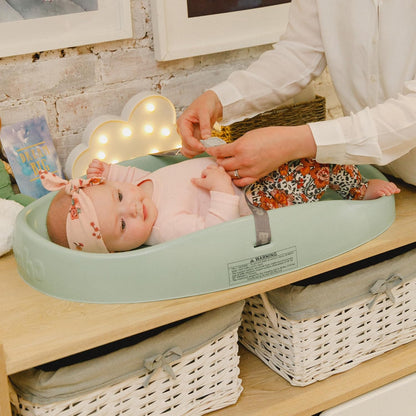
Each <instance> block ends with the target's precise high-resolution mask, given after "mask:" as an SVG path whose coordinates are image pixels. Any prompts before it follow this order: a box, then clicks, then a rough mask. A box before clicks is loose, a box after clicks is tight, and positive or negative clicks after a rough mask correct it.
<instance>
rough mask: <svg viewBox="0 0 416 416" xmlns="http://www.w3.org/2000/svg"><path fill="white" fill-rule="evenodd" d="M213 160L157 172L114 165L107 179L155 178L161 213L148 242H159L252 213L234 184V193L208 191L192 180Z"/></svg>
mask: <svg viewBox="0 0 416 416" xmlns="http://www.w3.org/2000/svg"><path fill="white" fill-rule="evenodd" d="M210 164H215V161H214V160H213V159H211V158H197V159H191V160H186V161H184V162H181V163H176V164H173V165H168V166H165V167H163V168H161V169H158V170H156V171H154V172H148V171H145V170H142V169H138V168H134V167H123V166H119V165H111V167H110V171H109V174H108V178H107V179H108V180H109V181H114V182H130V183H134V184H140V183H141V182H143V181H144V180H151V181H152V183H153V195H152V199H153V201H154V203H155V204H156V207H157V209H158V216H157V219H156V222H155V224H154V226H153V230H152V233H151V235H150V237H149V239H148V240H147V241H146V244H148V245H155V244H158V243H162V242H164V241H169V240H172V239H174V238H177V237H180V236H182V235H185V234H189V233H192V232H194V231H198V230H202V229H205V228H207V227H211V226H213V225H216V224H220V223H222V222H225V221H229V220H233V219H235V218H238V217H240V216H244V215H250V214H251V211H250V209H249V207H248V206H247V203H246V202H245V197H244V193H243V191H242V190H241V189H240V188H237V187H234V188H235V195H230V194H226V193H223V192H216V191H207V190H205V189H202V188H199V187H197V186H196V185H194V184H193V183H192V182H191V179H192V178H199V177H200V176H201V172H202V170H204V169H205V168H206V167H207V166H208V165H210Z"/></svg>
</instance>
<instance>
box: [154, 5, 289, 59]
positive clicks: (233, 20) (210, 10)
mask: <svg viewBox="0 0 416 416" xmlns="http://www.w3.org/2000/svg"><path fill="white" fill-rule="evenodd" d="M289 4H290V1H286V0H229V1H224V0H212V1H209V2H208V1H200V0H151V6H152V23H153V35H154V40H155V54H156V59H157V60H158V61H168V60H172V59H178V58H185V57H189V56H197V55H205V54H209V53H214V52H222V51H226V50H232V49H239V48H245V47H249V46H256V45H264V44H267V43H274V42H276V41H278V40H279V38H280V36H281V35H282V33H283V32H284V31H285V29H286V25H287V21H288V14H289Z"/></svg>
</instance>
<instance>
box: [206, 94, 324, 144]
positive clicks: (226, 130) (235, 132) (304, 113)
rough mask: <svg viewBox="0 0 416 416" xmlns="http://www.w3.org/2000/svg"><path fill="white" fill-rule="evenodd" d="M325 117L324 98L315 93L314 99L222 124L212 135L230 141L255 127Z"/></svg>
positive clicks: (307, 121) (295, 122) (322, 118)
mask: <svg viewBox="0 0 416 416" xmlns="http://www.w3.org/2000/svg"><path fill="white" fill-rule="evenodd" d="M325 117H326V109H325V98H324V97H320V96H318V95H317V96H315V99H313V100H310V101H307V102H303V103H299V104H293V105H287V106H282V107H277V108H275V109H273V110H270V111H266V112H264V113H261V114H258V115H256V116H254V117H251V118H247V119H245V120H242V121H238V122H236V123H233V124H231V125H229V126H222V127H221V128H220V129H219V130H214V131H213V135H215V136H217V137H220V138H221V139H223V140H225V141H226V142H232V141H233V140H236V139H238V138H239V137H241V136H242V135H243V134H244V133H246V132H248V131H250V130H253V129H256V128H261V127H269V126H298V125H301V124H305V123H312V122H314V121H322V120H325Z"/></svg>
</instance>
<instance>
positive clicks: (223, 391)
mask: <svg viewBox="0 0 416 416" xmlns="http://www.w3.org/2000/svg"><path fill="white" fill-rule="evenodd" d="M238 363H239V357H238V345H237V328H235V329H233V330H231V331H229V332H227V333H226V334H225V335H223V336H220V337H219V338H218V339H216V340H214V341H213V342H211V343H210V344H208V345H205V346H203V347H201V348H200V349H199V350H197V351H196V352H194V353H191V354H188V355H185V356H183V357H182V358H181V359H179V360H177V361H175V362H173V363H171V367H172V370H173V371H174V373H175V374H176V379H171V378H169V377H168V376H167V375H166V373H165V372H164V371H162V370H161V369H159V370H158V371H157V373H156V374H155V375H154V376H153V377H152V379H151V381H150V382H149V384H148V385H147V387H144V383H145V379H146V377H147V376H146V375H142V376H136V377H132V378H130V379H127V380H124V381H122V382H120V383H117V384H114V385H112V386H108V387H105V388H102V389H99V390H96V391H94V392H91V393H88V394H85V395H84V396H80V397H77V398H76V399H72V400H68V401H62V402H57V403H51V404H47V405H36V404H33V403H30V402H28V401H26V400H24V399H22V398H21V397H19V396H18V395H17V394H16V393H13V394H12V406H13V407H14V408H15V409H14V410H13V411H14V414H15V415H19V416H41V415H42V416H43V415H48V416H52V415H59V416H87V415H103V416H110V415H111V416H116V415H123V416H128V415H130V416H150V415H152V416H154V415H161V414H163V415H172V416H173V415H192V416H195V415H202V414H205V413H208V412H211V411H213V410H216V409H220V408H222V407H225V406H228V405H231V404H233V403H235V402H236V401H237V399H238V397H239V395H240V393H241V391H242V387H241V380H240V379H239V377H238V375H239V368H238Z"/></svg>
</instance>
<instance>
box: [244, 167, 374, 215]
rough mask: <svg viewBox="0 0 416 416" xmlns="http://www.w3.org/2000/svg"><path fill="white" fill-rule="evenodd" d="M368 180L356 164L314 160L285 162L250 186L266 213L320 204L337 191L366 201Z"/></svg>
mask: <svg viewBox="0 0 416 416" xmlns="http://www.w3.org/2000/svg"><path fill="white" fill-rule="evenodd" d="M367 187H368V181H367V180H366V179H365V178H363V177H362V176H361V174H360V171H359V170H358V168H357V167H356V166H354V165H332V164H321V163H318V162H316V161H315V160H314V159H300V160H296V161H293V162H289V163H286V164H284V165H282V166H280V167H279V169H278V170H275V171H273V172H271V173H270V174H268V175H267V176H264V177H263V178H261V179H259V180H258V181H257V182H255V183H253V184H251V185H249V186H248V187H247V191H248V192H247V194H248V195H250V196H251V199H252V202H253V204H254V205H256V206H258V207H261V208H263V209H265V210H270V209H275V208H281V207H286V206H288V205H294V204H304V203H308V202H315V201H319V200H320V199H321V198H322V195H323V194H324V192H325V191H326V190H327V189H328V188H331V189H334V190H335V191H336V192H337V193H338V194H340V195H341V197H342V198H344V199H363V197H364V195H365V192H366V191H367Z"/></svg>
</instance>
